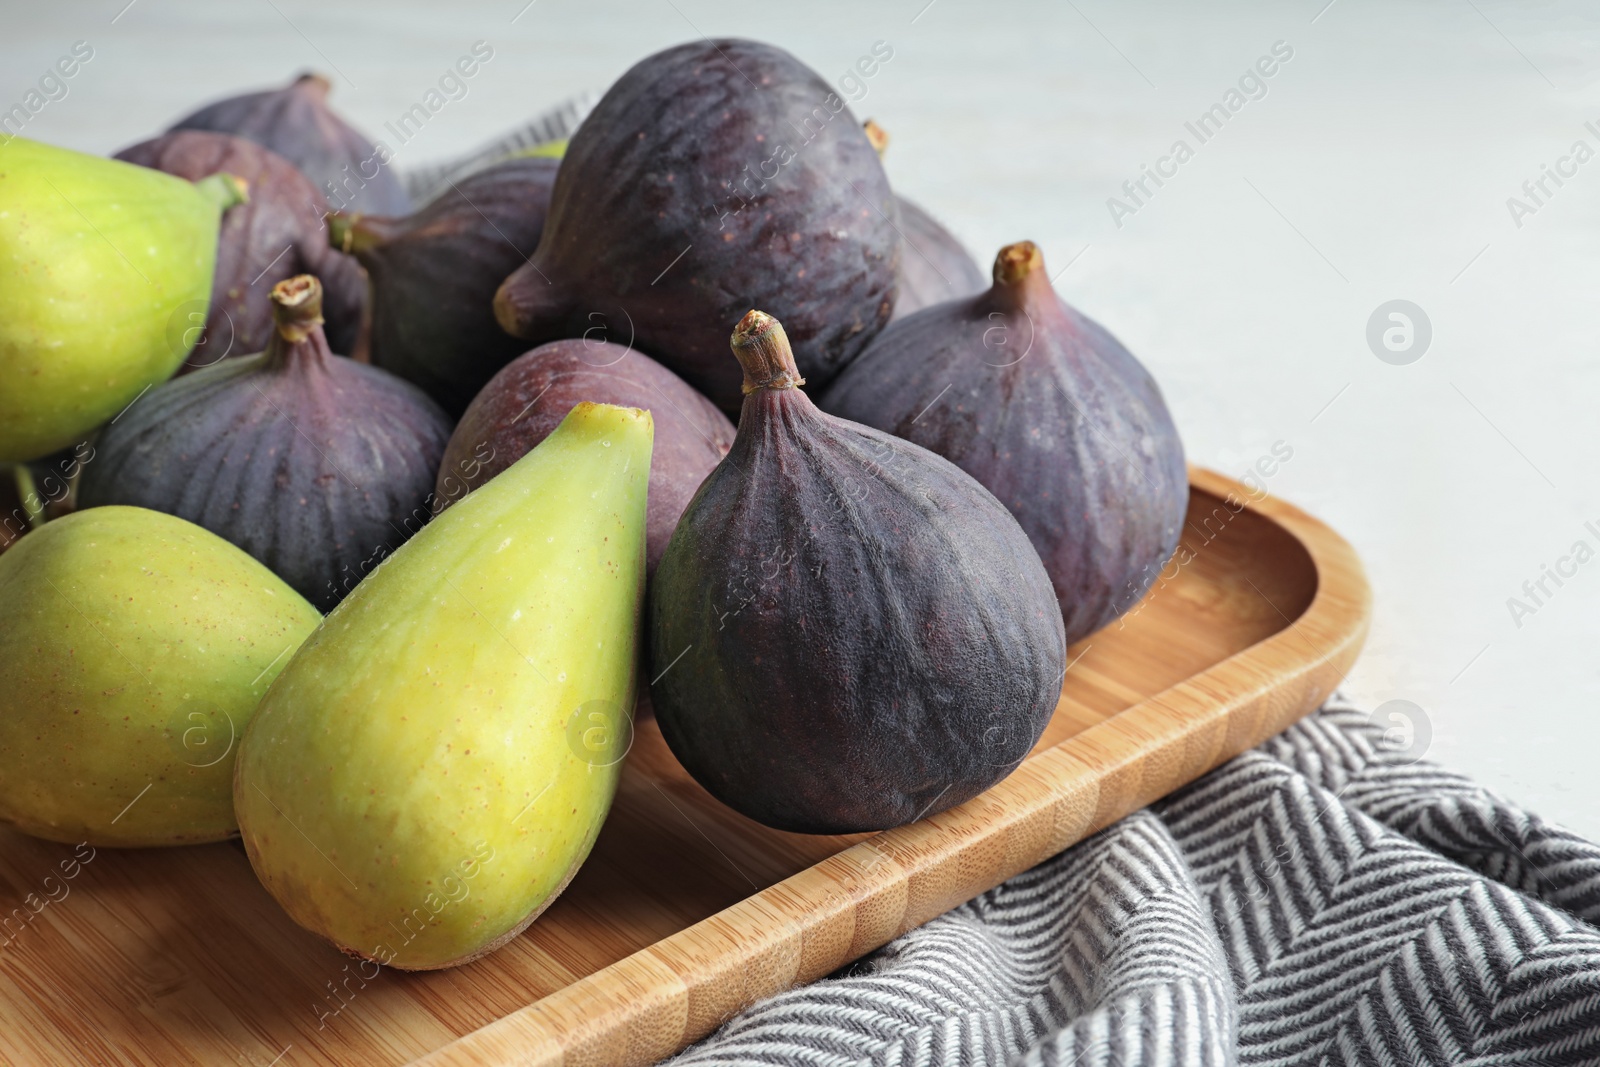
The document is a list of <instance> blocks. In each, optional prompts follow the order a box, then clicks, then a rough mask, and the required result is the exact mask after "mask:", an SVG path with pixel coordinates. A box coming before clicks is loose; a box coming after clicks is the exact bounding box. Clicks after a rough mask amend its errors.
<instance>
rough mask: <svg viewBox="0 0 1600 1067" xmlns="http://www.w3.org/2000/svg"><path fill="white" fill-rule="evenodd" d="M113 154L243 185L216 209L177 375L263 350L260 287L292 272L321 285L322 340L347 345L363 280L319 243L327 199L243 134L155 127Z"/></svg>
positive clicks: (266, 323)
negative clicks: (199, 335) (202, 294)
mask: <svg viewBox="0 0 1600 1067" xmlns="http://www.w3.org/2000/svg"><path fill="white" fill-rule="evenodd" d="M116 158H117V159H120V160H124V161H126V162H128V163H136V164H138V165H139V166H141V167H149V168H150V169H152V170H159V171H163V172H165V173H167V174H173V175H176V176H178V177H180V178H187V179H189V180H190V181H198V180H199V179H201V178H204V177H206V176H208V175H211V174H217V173H228V174H233V175H236V176H238V177H239V178H240V179H242V180H243V181H244V182H245V183H246V184H247V185H248V186H249V190H250V192H249V197H250V198H249V200H248V202H246V203H243V204H239V205H236V206H234V207H231V208H229V209H228V210H227V212H226V213H225V214H224V215H223V216H222V230H221V233H220V234H219V235H218V238H217V268H216V273H215V274H214V275H213V278H212V283H211V307H210V309H209V311H208V312H207V315H206V324H205V326H206V328H205V334H204V336H203V339H202V340H201V341H200V343H199V344H197V345H196V346H195V349H194V351H193V352H191V353H190V354H189V358H188V359H187V360H186V361H185V362H184V364H183V366H182V367H181V368H180V369H179V371H178V373H180V374H187V373H189V372H191V371H194V370H196V369H198V368H200V367H204V366H208V365H209V364H212V363H217V362H220V361H221V360H223V359H225V358H228V357H230V356H233V357H238V356H245V355H249V354H252V353H255V352H260V351H262V350H263V349H265V348H266V347H267V343H268V342H269V341H270V340H271V339H272V334H273V328H272V300H271V298H270V296H269V294H270V293H271V292H272V287H273V286H274V285H276V284H278V283H279V282H281V281H284V280H286V279H288V278H292V277H294V276H295V275H297V274H315V275H316V276H317V278H318V279H319V280H320V281H321V282H322V288H323V313H324V314H325V315H326V316H327V319H328V323H327V334H328V344H329V345H331V346H332V347H333V350H334V351H336V352H344V353H348V352H350V351H352V349H353V348H354V346H355V343H356V338H357V335H358V334H359V333H360V330H361V315H362V309H363V306H364V305H365V303H366V299H367V282H366V279H365V278H364V277H363V276H362V274H361V267H360V265H359V264H357V263H356V261H355V260H353V259H351V258H350V257H349V256H346V255H343V254H342V253H340V252H336V251H334V249H333V248H331V247H330V246H329V244H328V233H327V227H326V226H325V225H324V223H323V218H324V217H325V216H326V215H327V213H328V201H327V200H326V199H325V198H324V197H323V195H322V194H321V193H319V192H318V191H317V189H316V187H315V186H313V185H312V184H311V182H310V180H309V179H307V178H306V176H305V175H303V174H301V173H300V172H299V171H298V170H296V169H295V166H294V164H292V163H290V162H289V161H288V160H287V159H284V158H283V157H282V156H280V155H277V154H276V153H274V152H272V151H270V150H268V149H266V148H263V147H261V146H260V145H258V144H255V143H254V142H251V141H246V140H244V139H243V138H240V137H232V136H229V135H228V134H224V133H207V132H204V131H200V130H181V131H178V132H176V133H168V134H164V135H163V136H161V137H157V138H155V139H153V140H149V141H143V142H140V143H139V144H136V145H133V146H132V147H130V148H125V149H123V150H122V151H121V152H118V153H117V155H116ZM219 348H220V349H221V351H220V352H219V351H218V349H219Z"/></svg>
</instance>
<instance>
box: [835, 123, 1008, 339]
mask: <svg viewBox="0 0 1600 1067" xmlns="http://www.w3.org/2000/svg"><path fill="white" fill-rule="evenodd" d="M862 130H863V131H864V132H865V133H866V135H867V140H868V141H870V142H872V147H873V148H875V149H877V152H878V157H879V158H880V159H881V158H882V157H883V154H884V152H885V151H887V150H888V147H889V134H888V132H887V131H886V130H885V129H884V128H883V127H882V126H879V125H878V124H877V123H876V122H873V121H872V120H871V119H868V120H867V121H866V122H865V123H863V124H862ZM895 204H896V205H897V206H898V207H899V210H900V237H901V241H902V243H903V245H904V246H905V247H904V248H903V250H902V251H901V253H900V286H899V290H898V293H897V295H896V296H895V301H894V315H893V316H892V317H891V318H890V320H889V321H891V322H893V321H894V320H895V319H899V318H903V317H905V316H906V315H909V314H911V313H912V312H913V311H921V310H922V309H923V308H925V307H929V306H931V305H933V304H942V303H944V302H945V301H946V300H955V299H956V298H958V297H963V296H974V295H976V294H978V293H981V292H983V291H984V290H985V289H987V288H988V285H987V283H985V281H984V278H983V271H982V270H981V269H980V268H979V267H978V261H977V260H975V259H973V258H972V253H971V252H968V251H967V249H966V246H965V245H963V244H962V243H961V242H960V241H959V240H958V239H957V238H956V236H955V234H953V233H951V232H950V231H949V230H947V229H945V228H944V226H942V225H941V224H940V223H939V220H938V219H935V218H934V217H933V216H932V215H930V214H928V213H927V212H926V211H924V210H923V209H922V208H920V207H918V206H917V205H916V204H914V203H912V202H911V201H910V200H907V199H906V198H905V197H904V196H901V195H899V194H898V193H897V194H895Z"/></svg>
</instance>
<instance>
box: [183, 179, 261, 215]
mask: <svg viewBox="0 0 1600 1067" xmlns="http://www.w3.org/2000/svg"><path fill="white" fill-rule="evenodd" d="M194 187H195V189H196V190H198V191H199V192H200V194H201V195H202V196H204V197H205V198H206V199H207V200H209V201H211V202H212V203H213V204H215V205H217V210H219V211H226V210H228V209H229V208H230V207H237V206H238V205H240V204H248V203H249V202H250V183H249V182H246V181H245V180H244V179H243V178H240V177H238V176H237V175H234V174H228V173H226V172H218V173H216V174H209V175H207V176H206V177H204V178H201V179H200V180H199V181H197V182H195V183H194Z"/></svg>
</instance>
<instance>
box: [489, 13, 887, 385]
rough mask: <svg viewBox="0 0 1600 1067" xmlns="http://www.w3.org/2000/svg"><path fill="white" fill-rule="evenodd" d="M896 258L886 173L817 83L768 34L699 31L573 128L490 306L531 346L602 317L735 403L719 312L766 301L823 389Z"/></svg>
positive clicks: (609, 336) (598, 325)
mask: <svg viewBox="0 0 1600 1067" xmlns="http://www.w3.org/2000/svg"><path fill="white" fill-rule="evenodd" d="M899 258H900V237H899V234H898V232H897V231H896V229H895V208H894V197H893V195H892V194H891V193H890V192H889V182H888V179H887V178H885V177H884V173H883V167H882V165H881V164H880V163H879V161H878V155H877V153H876V152H875V151H873V148H872V145H871V143H870V142H869V141H868V140H867V137H866V134H865V133H863V132H862V130H861V126H860V124H859V123H857V122H856V120H855V119H854V118H853V117H852V116H851V115H850V113H849V109H848V108H847V107H845V103H844V101H843V100H842V99H841V98H840V97H839V96H838V95H837V94H835V93H834V92H832V91H831V90H830V89H829V87H828V83H827V82H826V81H824V80H823V79H822V78H821V77H819V76H818V75H817V74H816V72H814V71H812V70H811V69H810V68H809V67H807V66H805V65H804V64H803V63H801V62H800V61H799V60H797V59H795V58H794V57H793V56H791V55H790V54H789V53H787V52H785V51H782V50H781V49H778V48H773V47H771V46H770V45H764V44H759V43H757V42H754V41H745V40H718V41H712V40H702V41H697V42H695V43H693V44H685V45H679V46H678V47H676V48H670V49H667V50H666V51H664V52H658V53H656V54H655V55H653V56H650V57H649V58H647V59H645V60H643V61H641V62H640V63H638V64H637V65H635V66H634V67H633V68H632V69H631V70H629V71H628V72H627V73H625V74H624V75H623V76H622V77H621V78H620V79H619V80H618V81H617V83H616V84H615V85H613V86H612V87H611V88H610V89H609V90H608V91H607V92H606V94H605V96H604V97H602V98H601V100H600V102H599V103H598V104H597V105H596V106H595V109H594V111H593V112H591V113H590V115H589V117H588V118H586V119H585V120H584V122H583V125H582V126H580V127H578V130H577V132H576V133H574V134H573V136H572V139H571V141H570V143H569V144H568V145H567V151H566V155H565V156H564V157H563V159H562V161H561V169H560V171H559V173H558V174H557V175H556V183H555V190H554V192H553V193H552V195H551V199H550V216H549V219H548V221H547V224H546V226H545V230H544V236H543V237H542V238H541V239H540V241H539V249H538V251H537V252H535V253H534V255H533V259H532V260H531V261H530V262H528V263H525V264H523V265H522V266H520V267H518V268H517V270H516V271H515V272H514V273H513V274H512V275H511V276H510V277H509V278H507V279H506V281H505V284H503V285H502V286H501V287H500V291H499V292H498V293H497V294H496V295H495V303H494V306H495V315H496V317H497V318H498V319H499V320H500V324H501V325H502V326H503V327H505V329H506V331H507V332H508V333H511V334H514V335H516V336H517V337H521V338H524V339H526V340H529V341H533V342H536V343H537V342H543V341H552V340H557V339H559V338H562V337H576V336H580V335H582V336H594V335H595V334H594V333H593V332H592V331H597V330H601V329H604V330H605V331H606V333H605V336H604V338H603V339H605V340H619V341H622V342H624V343H626V344H628V345H630V347H631V346H632V345H634V344H637V346H638V347H639V348H641V349H642V350H644V351H645V352H647V353H649V354H650V355H652V356H654V357H655V358H656V359H658V360H660V361H661V362H662V363H663V364H665V365H666V367H667V368H668V369H670V370H672V371H675V372H676V373H677V374H679V375H680V376H682V377H683V378H684V380H686V381H687V382H688V383H689V384H690V385H692V386H694V387H695V388H696V389H699V390H700V391H701V392H702V393H705V394H706V396H708V397H710V398H711V400H712V401H713V402H715V403H716V404H717V405H718V406H719V407H721V408H722V409H723V410H725V411H728V412H730V413H732V412H736V411H738V410H739V404H740V393H739V374H738V368H737V367H735V366H733V365H732V364H731V363H730V361H729V360H728V358H727V352H726V351H725V346H726V344H727V341H726V337H725V336H724V334H723V332H722V331H723V329H724V328H725V327H724V326H722V325H719V324H721V323H727V322H732V321H734V320H735V319H736V318H737V317H738V316H739V315H741V314H743V313H744V311H745V309H747V308H749V307H752V306H761V307H768V308H771V309H772V311H773V313H774V314H776V315H778V317H779V318H781V319H783V320H784V322H786V323H787V324H788V328H789V332H790V335H791V336H792V338H793V343H794V349H795V358H796V360H797V361H798V363H799V366H800V370H801V372H802V373H803V374H805V375H806V376H807V377H808V378H809V379H810V380H811V381H812V383H813V385H815V386H817V387H820V386H822V385H825V384H826V383H827V381H828V379H830V378H831V377H832V376H833V375H834V373H835V372H836V371H837V370H838V369H839V368H840V367H841V366H843V365H844V364H845V363H846V362H848V361H849V360H850V359H851V358H852V357H854V356H855V354H856V353H857V352H859V351H860V350H861V349H862V348H863V346H865V344H866V343H867V341H869V340H870V339H871V338H872V336H873V335H874V334H876V333H877V332H878V330H880V329H881V328H882V327H883V325H884V324H885V323H886V322H888V321H889V313H890V311H891V309H892V308H893V306H894V297H895V272H896V270H897V267H898V263H899Z"/></svg>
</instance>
